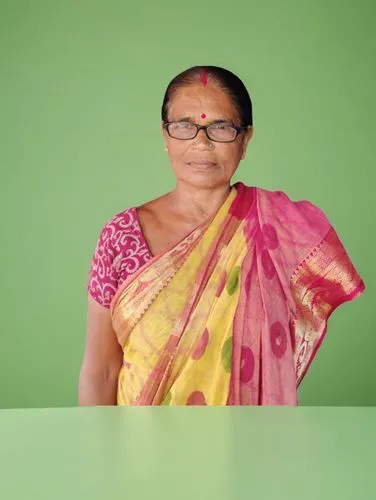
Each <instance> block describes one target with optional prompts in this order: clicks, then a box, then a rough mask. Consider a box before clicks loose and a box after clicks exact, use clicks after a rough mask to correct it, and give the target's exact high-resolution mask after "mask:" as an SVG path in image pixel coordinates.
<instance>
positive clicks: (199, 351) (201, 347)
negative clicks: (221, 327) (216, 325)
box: [192, 328, 209, 361]
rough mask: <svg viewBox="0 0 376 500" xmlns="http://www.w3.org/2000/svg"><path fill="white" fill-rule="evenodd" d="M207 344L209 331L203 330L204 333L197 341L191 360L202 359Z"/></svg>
mask: <svg viewBox="0 0 376 500" xmlns="http://www.w3.org/2000/svg"><path fill="white" fill-rule="evenodd" d="M208 342H209V331H208V329H207V328H205V331H204V333H203V334H202V335H201V338H200V340H199V341H198V343H197V346H196V348H195V350H194V351H193V353H192V359H193V360H195V361H197V360H199V359H200V358H202V356H203V355H204V353H205V351H206V347H207V345H208Z"/></svg>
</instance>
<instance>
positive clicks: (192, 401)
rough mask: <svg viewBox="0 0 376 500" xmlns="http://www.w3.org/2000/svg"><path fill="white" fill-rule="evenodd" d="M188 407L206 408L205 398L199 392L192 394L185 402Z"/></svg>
mask: <svg viewBox="0 0 376 500" xmlns="http://www.w3.org/2000/svg"><path fill="white" fill-rule="evenodd" d="M187 405H188V406H207V405H206V400H205V396H204V394H203V393H202V392H201V391H195V392H192V394H191V395H190V396H189V398H188V400H187Z"/></svg>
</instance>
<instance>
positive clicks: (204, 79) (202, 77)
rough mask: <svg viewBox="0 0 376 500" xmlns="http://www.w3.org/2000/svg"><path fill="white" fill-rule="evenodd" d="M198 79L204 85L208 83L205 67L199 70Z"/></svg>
mask: <svg viewBox="0 0 376 500" xmlns="http://www.w3.org/2000/svg"><path fill="white" fill-rule="evenodd" d="M200 81H201V83H202V85H204V86H205V85H206V84H207V83H208V72H207V71H206V69H205V68H203V69H202V70H201V75H200Z"/></svg>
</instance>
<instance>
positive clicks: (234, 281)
mask: <svg viewBox="0 0 376 500" xmlns="http://www.w3.org/2000/svg"><path fill="white" fill-rule="evenodd" d="M239 275H240V267H239V266H236V267H234V269H233V270H232V271H231V273H230V275H229V277H228V280H227V291H228V293H229V295H234V293H235V292H236V290H237V289H238V286H239Z"/></svg>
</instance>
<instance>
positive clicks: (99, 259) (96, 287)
mask: <svg viewBox="0 0 376 500" xmlns="http://www.w3.org/2000/svg"><path fill="white" fill-rule="evenodd" d="M112 232H113V226H112V225H111V224H110V223H108V224H106V225H105V226H104V228H103V229H102V231H101V233H100V236H99V239H98V241H97V245H96V248H95V252H94V255H93V258H92V261H91V266H90V272H89V280H88V293H89V294H90V296H91V297H92V298H93V299H94V300H96V301H97V302H98V303H99V304H100V305H101V306H103V307H106V308H107V309H109V308H110V304H111V300H112V298H113V297H114V295H115V293H116V291H117V288H118V284H119V275H118V274H119V273H118V271H117V269H116V267H115V266H114V265H113V262H114V258H115V252H114V249H113V246H112V242H111V239H112Z"/></svg>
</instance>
